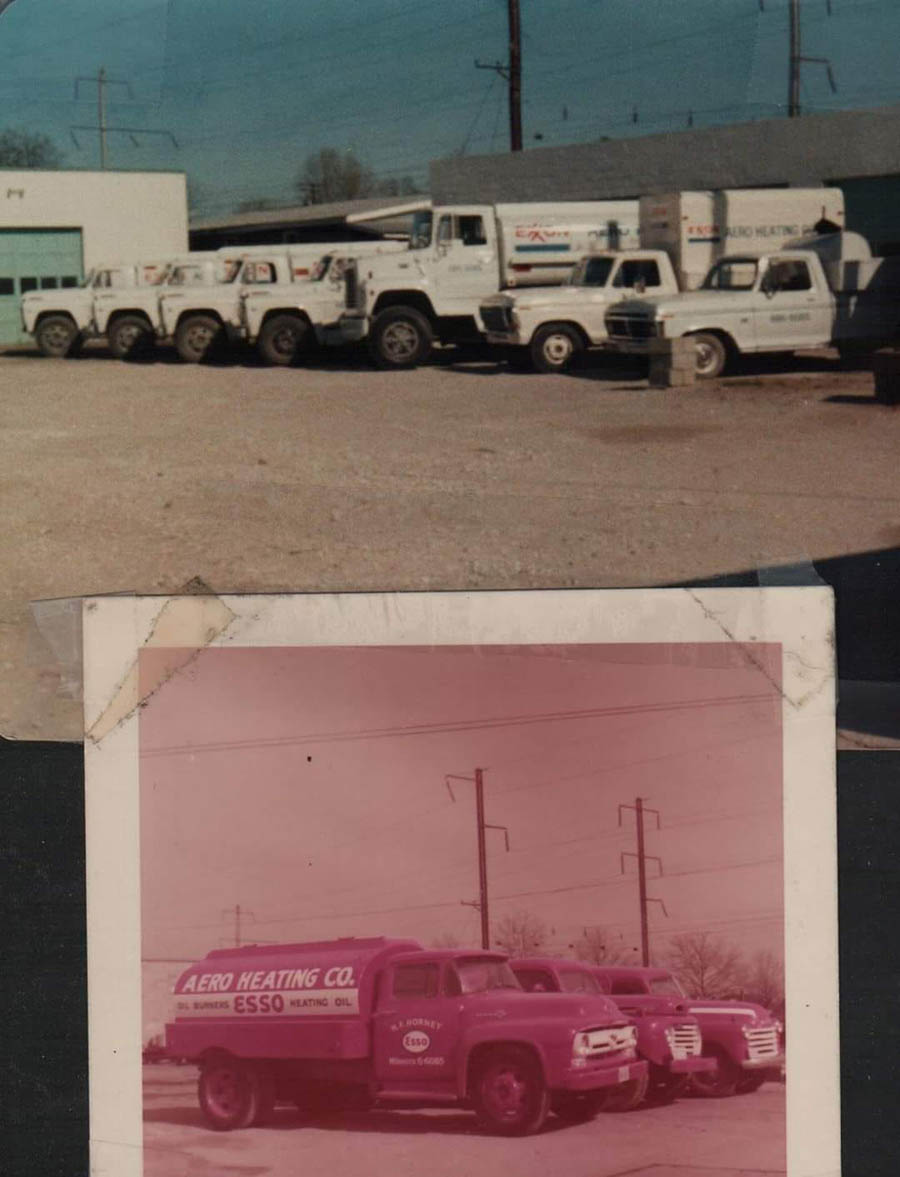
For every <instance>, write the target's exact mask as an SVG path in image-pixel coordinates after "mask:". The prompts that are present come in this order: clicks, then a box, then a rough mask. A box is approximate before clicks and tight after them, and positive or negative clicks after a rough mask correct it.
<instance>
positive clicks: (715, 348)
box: [690, 331, 728, 380]
mask: <svg viewBox="0 0 900 1177" xmlns="http://www.w3.org/2000/svg"><path fill="white" fill-rule="evenodd" d="M690 338H691V339H693V341H694V347H695V349H696V359H695V364H696V372H697V375H698V376H700V377H701V378H702V379H703V380H715V378H716V377H717V376H721V375H722V373H723V372H724V371H725V368H726V366H727V364H728V349H727V348H726V346H725V344H724V343H723V342H722V340H721V339H720V338H719V336H718V335H712V334H711V333H710V332H709V331H698V332H697V334H696V335H691V337H690Z"/></svg>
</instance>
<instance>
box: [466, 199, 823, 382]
mask: <svg viewBox="0 0 900 1177" xmlns="http://www.w3.org/2000/svg"><path fill="white" fill-rule="evenodd" d="M843 224H844V200H843V195H842V193H841V191H840V189H838V188H771V189H749V190H736V189H735V190H725V191H722V192H672V193H667V194H663V195H660V196H652V197H643V196H642V197H641V200H640V248H639V249H627V250H624V251H615V252H613V251H606V252H603V253H599V254H595V255H594V256H592V257H585V258H582V259H581V261H580V262H579V264H578V265H577V266H576V267H575V268H574V270H573V271H572V275H571V278H570V280H569V281H568V282H567V283H566V284H565V285H563V286H547V287H540V288H536V289H529V290H522V291H505V292H503V293H499V294H495V295H493V296H492V297H490V298H487V299H485V301H484V302H483V303H482V304H481V309H480V314H481V320H482V322H483V324H484V327H485V330H486V333H487V338H488V342H490V343H493V344H498V345H500V346H501V347H503V348H504V349H505V351H506V356H507V359H509V360H510V361H511V362H512V363H513V364H514V365H516V366H531V367H533V368H535V369H536V370H537V371H539V372H559V371H563V370H564V369H565V368H567V367H568V366H569V364H570V363H571V362H572V360H573V359H574V358H575V357H576V356H577V355H578V354H579V352H581V351H583V350H584V349H585V348H590V347H602V346H603V345H604V344H605V343H606V342H607V335H606V326H605V314H606V310H607V309H608V307H609V306H610V305H611V304H612V303H614V302H618V301H619V300H620V299H622V298H624V297H626V296H627V295H628V294H629V293H630V292H635V293H638V294H641V293H647V294H648V295H663V294H666V295H668V294H677V293H678V292H679V291H687V290H694V289H696V287H697V286H699V285H700V283H701V282H702V280H703V277H704V276H705V274H706V272H707V271H708V269H709V267H710V265H711V264H712V263H713V262H714V261H715V260H716V259H717V258H718V257H721V256H722V255H723V254H725V253H729V252H733V251H734V250H735V249H740V248H749V246H748V245H747V243H748V242H750V243H755V244H754V248H759V246H760V243H761V244H762V246H763V247H764V248H766V249H774V248H778V247H779V246H780V245H782V244H783V243H784V241H786V240H789V239H791V238H796V237H798V236H801V235H802V234H806V233H811V232H813V231H814V228H815V226H816V225H819V226H820V227H822V228H830V229H839V228H842V227H843Z"/></svg>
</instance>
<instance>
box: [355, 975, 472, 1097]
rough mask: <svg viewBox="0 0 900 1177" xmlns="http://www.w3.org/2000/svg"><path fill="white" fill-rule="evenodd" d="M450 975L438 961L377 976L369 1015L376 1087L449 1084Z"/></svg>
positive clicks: (455, 1037) (454, 1006) (453, 1039)
mask: <svg viewBox="0 0 900 1177" xmlns="http://www.w3.org/2000/svg"><path fill="white" fill-rule="evenodd" d="M442 973H443V974H444V975H443V976H442ZM454 977H455V973H454V972H453V970H452V966H451V965H444V967H443V969H442V965H441V962H439V961H416V962H414V963H397V964H395V965H392V966H391V967H389V968H388V969H386V970H385V972H384V973H383V974H382V976H381V978H380V981H379V991H378V1004H377V1006H376V1009H375V1013H374V1015H373V1022H374V1026H373V1042H374V1052H375V1075H376V1078H377V1079H378V1082H379V1084H380V1085H381V1086H383V1087H386V1088H390V1089H392V1090H393V1089H396V1088H398V1087H399V1088H403V1087H409V1088H411V1089H412V1088H420V1087H423V1086H425V1087H430V1086H435V1087H437V1088H438V1089H440V1088H443V1087H447V1086H448V1085H449V1086H450V1088H451V1089H452V1087H453V1086H454V1085H455V1082H456V1055H457V1049H458V1041H459V1028H460V1026H459V1023H460V1004H461V1003H460V996H459V989H458V985H459V980H458V978H456V985H455V986H454V983H453V978H454ZM454 988H456V989H457V991H456V993H453V989H454Z"/></svg>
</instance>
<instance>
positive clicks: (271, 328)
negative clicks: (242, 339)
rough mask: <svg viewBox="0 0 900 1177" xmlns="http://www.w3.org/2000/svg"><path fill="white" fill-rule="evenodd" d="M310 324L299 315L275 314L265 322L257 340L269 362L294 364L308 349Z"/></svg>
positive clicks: (263, 356)
mask: <svg viewBox="0 0 900 1177" xmlns="http://www.w3.org/2000/svg"><path fill="white" fill-rule="evenodd" d="M308 335H309V324H308V323H307V322H306V321H305V320H304V319H301V318H299V317H298V316H297V315H275V316H274V317H273V318H271V319H267V320H266V322H265V323H263V326H262V330H261V331H260V333H259V339H258V340H257V344H256V346H257V348H258V350H259V354H260V355H261V356H262V358H263V359H264V360H265V361H266V363H267V364H293V363H296V361H297V360H298V359H299V358H300V356H301V354H302V353H303V352H304V351H305V350H306V345H307V337H308Z"/></svg>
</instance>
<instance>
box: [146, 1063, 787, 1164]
mask: <svg viewBox="0 0 900 1177" xmlns="http://www.w3.org/2000/svg"><path fill="white" fill-rule="evenodd" d="M195 1083H196V1072H195V1070H194V1068H193V1067H184V1068H182V1067H178V1068H174V1067H169V1066H155V1067H145V1068H144V1173H145V1177H183V1175H184V1174H186V1173H190V1174H192V1177H193V1175H196V1177H204V1175H206V1174H209V1175H210V1177H212V1175H213V1174H214V1175H215V1177H251V1175H252V1177H265V1175H266V1174H272V1175H274V1177H286V1175H287V1174H295V1173H302V1174H304V1177H349V1175H350V1174H353V1175H354V1177H356V1175H358V1174H363V1173H365V1174H384V1175H386V1177H421V1175H422V1174H424V1173H429V1174H433V1175H434V1177H460V1174H463V1173H465V1174H466V1177H497V1175H498V1174H499V1173H502V1172H511V1173H514V1174H516V1177H530V1175H532V1174H533V1175H534V1177H547V1174H551V1173H560V1174H562V1173H565V1174H566V1177H616V1175H619V1174H626V1173H627V1174H628V1175H629V1177H764V1175H770V1174H777V1173H784V1172H785V1132H784V1119H785V1117H784V1087H783V1086H781V1085H780V1084H777V1083H767V1084H765V1085H764V1086H763V1087H761V1088H760V1090H759V1091H757V1092H755V1093H754V1094H753V1095H746V1096H735V1097H734V1098H732V1099H719V1100H714V1099H682V1100H678V1101H677V1102H676V1103H674V1104H672V1105H671V1106H669V1107H645V1108H639V1109H638V1110H637V1111H636V1112H624V1113H618V1114H603V1115H600V1116H598V1117H597V1119H595V1120H593V1121H592V1122H591V1123H588V1124H581V1125H578V1126H570V1125H562V1124H561V1123H560V1121H558V1120H556V1118H555V1117H551V1118H550V1119H549V1120H548V1121H547V1124H546V1126H545V1127H544V1129H543V1131H541V1132H540V1133H538V1134H537V1135H536V1136H529V1137H525V1138H524V1139H518V1140H516V1139H514V1140H504V1139H502V1138H499V1137H496V1136H489V1135H486V1134H484V1133H483V1132H482V1131H481V1130H480V1129H479V1128H478V1126H477V1125H476V1123H475V1118H474V1116H473V1115H472V1114H471V1113H470V1112H465V1111H409V1112H400V1111H397V1112H395V1111H386V1110H382V1111H375V1112H367V1113H361V1114H358V1115H346V1116H341V1117H335V1118H333V1119H330V1118H320V1119H318V1120H313V1121H310V1120H302V1119H301V1118H300V1117H299V1115H298V1114H297V1113H296V1112H295V1111H293V1110H292V1109H290V1108H287V1107H285V1108H282V1109H279V1111H278V1112H277V1113H276V1118H275V1120H274V1121H273V1123H272V1124H271V1125H270V1126H269V1127H267V1128H251V1129H248V1130H246V1131H243V1132H232V1133H216V1132H213V1131H211V1130H210V1129H208V1128H206V1127H205V1126H204V1124H203V1121H202V1119H201V1116H200V1111H199V1109H198V1107H197V1100H196V1093H195Z"/></svg>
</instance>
